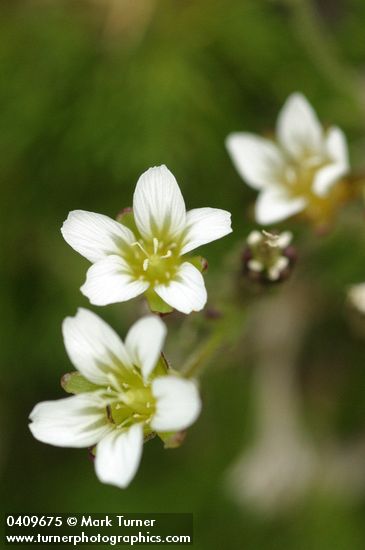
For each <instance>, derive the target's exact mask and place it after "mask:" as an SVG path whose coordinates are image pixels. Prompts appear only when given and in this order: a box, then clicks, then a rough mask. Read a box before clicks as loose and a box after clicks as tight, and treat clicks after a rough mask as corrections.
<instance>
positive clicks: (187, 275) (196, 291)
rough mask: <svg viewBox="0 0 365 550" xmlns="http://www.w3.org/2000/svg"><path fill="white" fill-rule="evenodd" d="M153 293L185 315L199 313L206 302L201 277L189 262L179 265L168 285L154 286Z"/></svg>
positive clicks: (205, 293) (205, 292)
mask: <svg viewBox="0 0 365 550" xmlns="http://www.w3.org/2000/svg"><path fill="white" fill-rule="evenodd" d="M155 292H156V293H157V294H158V295H159V296H160V298H162V299H163V300H164V302H166V303H167V304H169V306H171V307H173V308H175V309H177V310H178V311H181V312H182V313H186V314H188V313H191V312H192V311H200V310H201V309H203V307H204V306H205V304H206V302H207V291H206V289H205V284H204V279H203V276H202V274H201V273H200V271H198V270H197V269H196V267H194V266H193V265H192V264H190V263H189V262H184V263H183V264H181V266H180V268H179V271H178V273H177V275H176V278H175V280H172V281H171V282H170V283H169V284H168V285H158V286H155Z"/></svg>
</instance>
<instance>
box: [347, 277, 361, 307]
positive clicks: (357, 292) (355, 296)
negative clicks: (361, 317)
mask: <svg viewBox="0 0 365 550" xmlns="http://www.w3.org/2000/svg"><path fill="white" fill-rule="evenodd" d="M347 297H348V300H349V302H350V303H351V305H352V306H353V307H354V308H355V309H357V310H358V311H359V312H360V313H365V283H359V284H357V285H352V286H351V287H350V289H349V290H348V293H347Z"/></svg>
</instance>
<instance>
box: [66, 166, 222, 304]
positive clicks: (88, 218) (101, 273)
mask: <svg viewBox="0 0 365 550" xmlns="http://www.w3.org/2000/svg"><path fill="white" fill-rule="evenodd" d="M133 216H134V224H133V226H132V227H127V226H126V225H123V220H122V223H119V222H117V221H114V220H112V219H111V218H109V217H107V216H104V215H102V214H95V213H93V212H85V211H83V210H75V211H73V212H70V214H69V216H68V218H67V220H66V221H65V222H64V224H63V227H62V234H63V236H64V238H65V240H66V241H67V242H68V244H69V245H71V246H72V248H74V249H75V250H76V251H77V252H79V253H80V254H82V255H83V256H85V258H87V259H88V260H90V261H91V262H92V263H93V265H92V266H91V267H90V269H89V270H88V273H87V279H86V282H85V284H84V285H83V286H82V287H81V291H82V292H83V294H85V296H87V297H88V298H89V300H90V302H91V303H92V304H95V305H107V304H111V303H115V302H124V301H126V300H129V299H131V298H134V297H136V296H138V295H140V294H143V293H146V296H147V297H148V298H149V299H150V300H152V299H153V297H155V298H157V299H160V300H162V301H163V303H165V304H168V305H169V306H171V307H172V308H175V309H177V310H179V311H181V312H183V313H191V312H192V311H200V310H201V309H202V308H203V307H204V305H205V303H206V300H207V293H206V289H205V285H204V279H203V277H202V275H201V273H200V271H199V270H198V269H197V268H196V267H195V266H194V265H193V263H191V262H190V261H189V260H191V258H189V257H186V254H187V253H189V252H191V251H192V250H194V249H195V248H197V247H199V246H201V245H203V244H206V243H209V242H211V241H214V240H216V239H219V238H221V237H223V236H225V235H227V234H228V233H230V232H231V231H232V229H231V222H230V213H229V212H227V211H225V210H220V209H217V208H196V209H194V210H190V211H188V212H186V209H185V203H184V199H183V196H182V194H181V191H180V188H179V186H178V184H177V181H176V179H175V177H174V176H173V174H172V173H171V172H170V171H169V170H168V169H167V168H166V166H160V167H155V168H150V169H149V170H147V171H146V172H145V173H144V174H142V176H141V177H140V178H139V180H138V182H137V186H136V189H135V192H134V197H133ZM152 294H153V296H152ZM156 295H157V296H156Z"/></svg>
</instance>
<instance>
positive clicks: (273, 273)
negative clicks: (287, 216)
mask: <svg viewBox="0 0 365 550" xmlns="http://www.w3.org/2000/svg"><path fill="white" fill-rule="evenodd" d="M292 237H293V236H292V234H291V233H290V231H284V232H283V233H272V232H269V231H265V230H263V231H257V230H255V231H251V233H250V234H249V236H248V237H247V241H246V248H245V250H244V253H243V267H244V272H245V274H246V275H247V276H248V277H249V279H251V280H253V281H258V282H261V283H267V282H269V283H276V282H279V281H283V280H285V279H287V278H288V277H289V275H290V273H291V270H292V267H293V265H294V263H295V261H296V252H295V249H294V248H293V247H292V246H290V243H291V240H292Z"/></svg>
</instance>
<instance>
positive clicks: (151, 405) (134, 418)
mask: <svg viewBox="0 0 365 550" xmlns="http://www.w3.org/2000/svg"><path fill="white" fill-rule="evenodd" d="M125 370H126V371H127V369H125ZM104 398H105V401H106V402H108V404H107V405H106V414H107V418H108V420H109V422H111V423H112V424H115V427H116V428H128V427H129V426H131V425H132V424H134V423H136V422H143V423H144V424H148V422H149V421H150V419H151V418H152V416H153V414H154V412H155V410H156V400H155V398H154V396H153V394H152V390H151V386H150V384H145V383H144V382H143V379H142V376H141V375H140V373H139V369H137V368H135V369H133V371H131V370H129V369H128V373H126V372H123V376H121V377H120V376H117V375H116V374H114V373H112V374H110V386H108V387H107V388H105V394H104ZM147 431H148V430H147Z"/></svg>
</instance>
